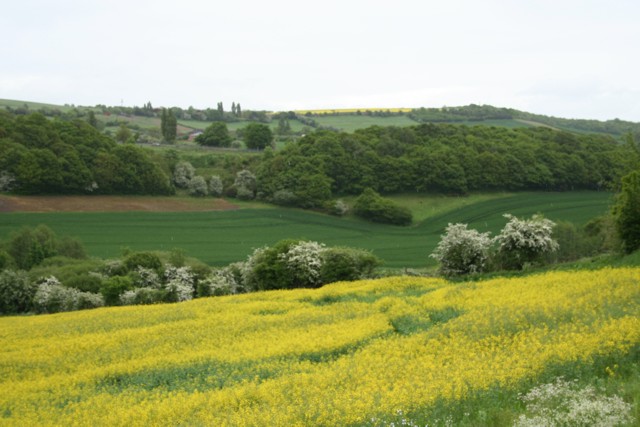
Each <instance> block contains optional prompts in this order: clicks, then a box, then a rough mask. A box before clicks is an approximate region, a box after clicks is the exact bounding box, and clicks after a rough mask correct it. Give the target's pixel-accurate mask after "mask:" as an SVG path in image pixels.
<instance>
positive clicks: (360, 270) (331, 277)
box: [320, 247, 382, 283]
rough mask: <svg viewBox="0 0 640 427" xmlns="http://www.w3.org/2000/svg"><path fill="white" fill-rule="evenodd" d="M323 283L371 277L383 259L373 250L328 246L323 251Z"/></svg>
mask: <svg viewBox="0 0 640 427" xmlns="http://www.w3.org/2000/svg"><path fill="white" fill-rule="evenodd" d="M322 261H323V262H322V267H321V269H320V277H321V282H322V283H333V282H340V281H348V280H359V279H365V278H367V277H371V276H372V275H373V271H374V269H375V268H376V267H378V266H379V265H381V264H382V261H381V260H380V259H379V258H378V257H376V256H375V255H373V254H372V253H371V252H368V251H365V250H361V249H353V248H341V247H337V248H328V249H325V250H324V251H323V252H322Z"/></svg>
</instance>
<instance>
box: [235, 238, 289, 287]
mask: <svg viewBox="0 0 640 427" xmlns="http://www.w3.org/2000/svg"><path fill="white" fill-rule="evenodd" d="M296 243H298V242H297V241H296V240H281V241H279V242H278V243H276V244H275V245H273V247H265V248H258V249H256V250H254V251H253V254H251V255H250V256H249V258H248V259H247V261H246V262H245V263H244V265H243V270H242V283H243V284H244V285H245V286H246V287H247V289H249V290H251V291H265V290H271V289H290V288H292V287H293V276H292V274H291V271H290V270H289V269H288V268H287V266H286V264H285V261H284V259H282V258H281V257H280V255H281V254H285V253H287V252H288V251H289V249H290V248H291V247H292V246H294V245H295V244H296Z"/></svg>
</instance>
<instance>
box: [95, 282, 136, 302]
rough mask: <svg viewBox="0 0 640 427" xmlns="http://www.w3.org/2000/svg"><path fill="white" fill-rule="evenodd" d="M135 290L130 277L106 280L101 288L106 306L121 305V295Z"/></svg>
mask: <svg viewBox="0 0 640 427" xmlns="http://www.w3.org/2000/svg"><path fill="white" fill-rule="evenodd" d="M132 289H133V283H132V281H131V279H130V278H129V277H126V276H113V277H110V278H109V279H107V280H105V281H104V282H103V283H102V287H101V288H100V293H101V294H102V296H103V297H104V302H105V304H106V305H118V304H120V302H121V301H120V295H122V294H123V293H124V292H125V291H130V290H132Z"/></svg>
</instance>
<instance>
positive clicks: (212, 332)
mask: <svg viewBox="0 0 640 427" xmlns="http://www.w3.org/2000/svg"><path fill="white" fill-rule="evenodd" d="M638 281H640V270H639V269H637V268H635V269H604V270H599V271H589V272H569V273H547V274H543V275H535V276H529V277H526V278H516V279H504V278H499V279H494V280H489V281H485V282H479V283H466V284H452V283H448V282H446V281H443V280H440V279H423V278H410V277H397V278H386V279H379V280H370V281H360V282H351V283H336V284H333V285H327V286H325V287H323V288H321V289H318V290H295V291H276V292H262V293H256V294H247V295H242V296H232V297H217V298H204V299H200V300H196V301H191V302H186V303H179V304H173V305H154V306H146V307H116V308H104V309H95V310H86V311H81V312H74V313H65V314H57V315H48V316H47V315H43V316H37V317H33V316H32V317H4V318H0V330H1V331H2V333H1V334H0V384H1V387H2V389H3V390H5V391H6V392H5V393H2V394H0V417H2V418H1V420H2V421H1V422H2V424H3V425H16V426H17V425H30V426H38V425H123V426H124V425H127V426H138V425H140V426H142V425H156V424H162V425H216V426H226V425H229V426H231V425H233V426H241V425H247V426H248V425H274V426H276V425H278V426H280V425H282V426H284V425H353V426H356V425H358V426H359V425H425V424H426V423H428V424H429V425H456V426H471V425H496V426H506V425H513V422H514V421H515V420H516V419H517V418H518V416H520V415H523V416H524V415H528V416H532V414H531V412H529V411H527V409H526V408H525V405H524V404H523V402H522V401H520V400H519V397H518V396H519V393H526V392H528V391H529V390H531V389H532V388H533V387H535V386H537V385H541V384H545V383H550V382H554V381H556V380H555V378H556V377H558V376H562V377H564V378H565V379H566V380H568V381H572V384H573V385H572V386H571V387H572V389H571V390H566V391H565V392H570V393H571V394H570V395H571V396H573V397H572V398H575V396H577V395H579V393H577V390H586V388H587V387H590V386H594V387H597V388H595V389H594V390H595V396H598V395H599V393H604V392H606V393H607V395H612V394H614V395H619V396H620V397H621V398H623V399H625V401H627V402H630V403H631V404H633V405H634V408H635V409H634V411H635V413H636V414H637V408H638V403H639V402H638V401H639V400H640V395H639V394H638V392H637V390H638V387H637V378H636V377H634V376H633V375H634V374H633V373H634V372H636V373H637V367H638V359H637V357H638V348H639V347H638V345H639V344H640V288H639V287H638V286H637V283H638ZM573 380H575V382H573ZM634 381H635V382H634ZM634 387H635V388H634ZM593 396H594V395H592V397H591V399H593ZM603 402H604V403H602V404H606V406H605V407H607V408H610V409H609V411H613V413H614V414H616V416H618V417H625V414H628V413H629V412H630V409H631V406H629V405H628V404H627V403H624V404H622V403H617V406H616V405H614V402H613V401H610V400H604V401H603ZM621 402H622V401H621ZM612 405H613V406H612ZM562 410H563V408H562V407H556V408H555V409H554V411H562ZM530 411H532V409H531V410H530ZM598 411H600V412H602V411H604V409H600V410H598ZM596 412H597V411H596ZM592 414H593V412H592ZM566 416H569V414H568V413H567V414H566ZM571 416H576V415H575V414H573V415H571ZM592 416H593V415H592ZM391 423H395V424H391ZM603 425H613V424H603Z"/></svg>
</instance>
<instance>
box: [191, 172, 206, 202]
mask: <svg viewBox="0 0 640 427" xmlns="http://www.w3.org/2000/svg"><path fill="white" fill-rule="evenodd" d="M188 187H189V194H190V195H191V196H196V197H204V196H206V195H207V192H208V189H207V181H205V179H204V178H203V177H201V176H194V177H193V179H192V180H191V181H189V185H188Z"/></svg>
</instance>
